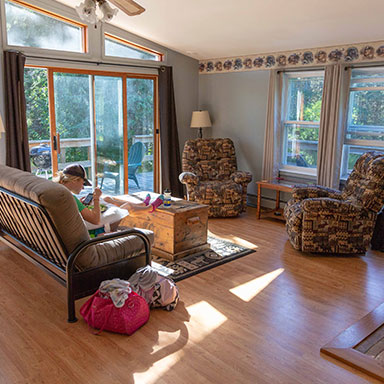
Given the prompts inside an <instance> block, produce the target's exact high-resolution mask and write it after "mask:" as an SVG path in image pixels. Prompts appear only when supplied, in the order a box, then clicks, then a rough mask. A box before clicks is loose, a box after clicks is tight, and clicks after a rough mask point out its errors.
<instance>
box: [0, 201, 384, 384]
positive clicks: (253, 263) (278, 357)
mask: <svg viewBox="0 0 384 384" xmlns="http://www.w3.org/2000/svg"><path fill="white" fill-rule="evenodd" d="M255 216H256V210H255V209H252V208H250V209H249V210H248V213H247V214H245V215H243V216H242V217H241V218H235V219H213V220H210V222H209V229H210V231H211V232H212V234H214V235H217V236H222V237H225V238H228V239H231V240H232V241H236V242H239V243H240V244H244V245H246V246H254V247H257V252H256V253H253V254H250V255H248V256H245V257H243V258H240V259H238V260H235V261H233V262H230V263H227V264H224V265H222V266H220V267H218V268H214V269H211V270H209V271H207V272H204V273H201V274H199V275H196V276H194V277H191V278H189V279H186V280H184V281H181V282H180V283H178V286H179V289H180V296H181V302H180V303H179V305H178V306H177V308H176V310H175V311H174V312H166V311H163V310H153V311H152V312H151V317H150V320H149V322H148V323H147V324H146V325H145V326H144V327H143V328H142V329H140V330H139V331H138V332H136V333H135V334H134V335H133V336H130V337H128V336H120V335H116V334H110V333H107V332H103V333H102V334H101V335H100V336H95V335H93V334H92V333H91V332H90V331H89V329H88V328H87V325H86V324H85V323H84V322H83V321H82V320H80V321H78V322H77V323H75V324H68V323H67V322H66V296H65V289H64V288H63V287H61V286H60V285H58V284H57V282H56V281H54V280H53V279H52V278H50V277H49V276H48V275H46V274H45V273H44V272H42V271H40V270H39V269H38V268H37V267H35V266H34V265H32V264H30V263H29V262H27V261H26V260H24V259H23V258H22V257H21V256H20V255H18V254H16V253H14V252H13V251H11V250H10V249H8V248H7V247H5V246H3V245H1V246H0V384H8V383H10V384H11V383H12V384H13V383H18V384H24V383H36V384H37V383H39V384H41V383H49V384H55V383H65V384H75V383H91V384H98V383H100V384H101V383H102V384H115V383H116V384H117V383H124V384H128V383H140V384H142V383H156V384H163V383H176V384H184V383H187V384H188V383H193V384H195V383H199V384H200V383H220V384H223V383H224V384H225V383H231V384H232V383H236V384H237V383H252V384H254V383H255V384H262V383H267V384H277V383H284V384H286V383H292V384H305V383H326V384H330V383H335V384H336V383H337V384H341V383H345V384H355V383H356V384H357V383H376V382H377V381H375V380H374V379H371V378H370V377H368V376H366V375H363V374H360V373H359V372H358V371H356V370H353V369H352V368H349V367H348V366H345V365H343V364H341V363H338V362H337V361H335V360H332V359H331V358H328V357H326V356H324V355H322V354H320V348H321V346H323V345H324V344H326V343H327V342H328V341H330V340H331V339H333V338H334V337H335V336H336V335H337V334H338V333H340V332H341V331H343V330H344V329H345V328H347V327H348V326H350V325H351V324H353V323H354V322H356V321H357V320H359V319H360V318H361V317H363V316H364V315H366V314H367V313H368V312H370V311H371V310H373V309H374V308H375V307H376V306H378V305H379V304H381V303H382V302H384V277H383V276H384V253H380V252H372V251H369V252H368V253H367V254H366V255H365V256H363V257H352V258H351V257H331V256H311V255H308V254H303V253H300V252H296V251H294V250H293V248H292V247H291V245H290V244H289V242H288V240H287V235H286V233H285V228H284V225H283V223H282V222H279V221H274V220H272V219H264V220H256V218H255ZM84 301H85V299H84V300H80V301H79V302H78V303H77V311H78V308H79V307H80V304H81V303H83V302H84ZM383 369H384V368H383Z"/></svg>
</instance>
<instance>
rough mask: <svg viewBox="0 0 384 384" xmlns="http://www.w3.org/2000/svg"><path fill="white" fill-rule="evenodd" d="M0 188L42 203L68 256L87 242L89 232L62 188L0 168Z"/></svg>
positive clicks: (68, 194) (35, 177) (67, 192)
mask: <svg viewBox="0 0 384 384" xmlns="http://www.w3.org/2000/svg"><path fill="white" fill-rule="evenodd" d="M0 186H1V187H3V188H5V189H8V190H9V191H11V192H16V193H17V194H18V195H20V196H23V197H25V198H27V199H29V200H32V201H33V202H35V203H38V204H41V205H42V206H43V207H44V208H45V209H46V210H47V212H48V214H49V216H50V218H51V219H52V221H53V224H54V226H55V228H56V230H57V232H58V234H59V236H60V237H61V239H62V240H63V243H64V246H65V247H66V249H67V251H68V254H70V253H71V252H72V251H73V250H74V249H75V248H76V247H77V246H78V245H79V244H80V243H82V242H84V241H86V240H89V234H88V231H87V229H86V228H85V225H84V221H83V219H82V217H81V216H80V214H79V212H78V209H77V207H76V203H75V199H74V198H73V196H72V193H71V192H70V191H69V190H68V189H67V188H66V187H64V186H63V185H60V184H57V183H54V182H53V181H50V180H46V179H43V178H41V177H37V176H35V175H33V174H31V173H29V172H24V171H21V170H19V169H16V168H11V167H7V166H5V165H0ZM92 252H93V251H92Z"/></svg>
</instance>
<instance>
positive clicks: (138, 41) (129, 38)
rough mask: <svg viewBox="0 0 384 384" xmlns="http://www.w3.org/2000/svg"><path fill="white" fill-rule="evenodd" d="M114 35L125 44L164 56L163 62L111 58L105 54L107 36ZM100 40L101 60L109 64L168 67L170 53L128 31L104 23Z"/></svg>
mask: <svg viewBox="0 0 384 384" xmlns="http://www.w3.org/2000/svg"><path fill="white" fill-rule="evenodd" d="M106 34H107V35H112V36H115V37H116V38H117V39H121V40H123V41H125V42H128V43H132V44H134V45H136V46H140V47H143V48H146V49H148V50H150V51H153V52H156V53H157V54H161V55H162V59H163V60H162V61H156V60H143V59H134V58H127V57H119V56H109V55H106V54H105V35H106ZM100 38H101V40H102V43H101V58H102V60H103V61H106V62H109V63H116V64H127V63H131V64H133V65H140V64H141V65H149V66H153V67H160V66H162V65H167V59H168V51H167V50H166V49H165V48H164V47H162V46H160V45H157V44H155V43H153V42H152V41H149V40H146V39H144V38H141V37H139V36H136V35H134V34H132V33H130V32H128V31H126V30H123V29H121V28H119V27H117V26H114V25H111V24H108V23H103V25H102V27H101V35H100Z"/></svg>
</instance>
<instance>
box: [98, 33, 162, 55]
mask: <svg viewBox="0 0 384 384" xmlns="http://www.w3.org/2000/svg"><path fill="white" fill-rule="evenodd" d="M104 36H105V39H104V41H105V55H106V56H117V57H126V58H129V59H139V60H154V61H163V54H161V53H159V52H156V51H154V50H152V49H149V48H146V47H143V46H140V45H138V44H134V43H131V42H129V41H127V40H124V39H121V38H119V37H116V36H113V35H110V34H109V33H106V34H105V35H104Z"/></svg>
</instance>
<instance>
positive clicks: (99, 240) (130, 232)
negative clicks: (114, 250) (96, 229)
mask: <svg viewBox="0 0 384 384" xmlns="http://www.w3.org/2000/svg"><path fill="white" fill-rule="evenodd" d="M128 236H135V237H137V238H139V239H141V241H142V242H143V244H144V248H145V254H146V263H147V264H149V263H150V262H151V260H150V257H151V241H150V239H149V237H148V236H147V235H146V234H145V233H144V232H143V231H140V230H138V229H136V228H132V229H126V230H124V231H118V232H114V233H111V234H107V235H104V236H100V237H95V238H93V239H91V240H87V241H84V242H83V243H81V244H80V245H78V246H77V247H76V248H75V250H74V251H73V252H72V253H71V254H70V255H69V257H68V262H67V281H68V279H70V278H71V277H72V275H73V273H74V270H75V268H76V266H75V263H76V259H77V258H78V257H79V255H81V254H82V253H83V251H85V250H86V249H87V248H89V247H90V246H92V245H97V244H104V243H113V242H114V240H118V239H123V238H125V237H128Z"/></svg>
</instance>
